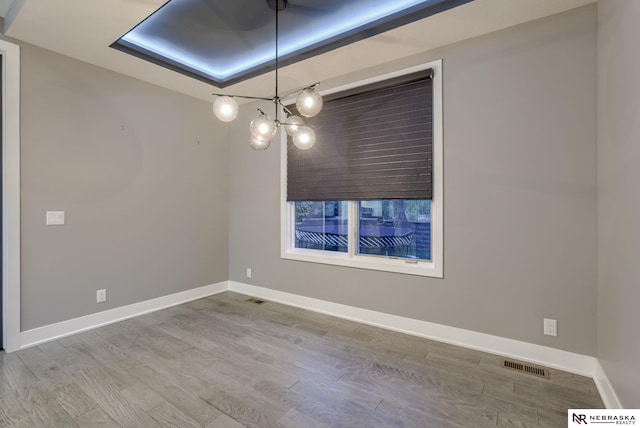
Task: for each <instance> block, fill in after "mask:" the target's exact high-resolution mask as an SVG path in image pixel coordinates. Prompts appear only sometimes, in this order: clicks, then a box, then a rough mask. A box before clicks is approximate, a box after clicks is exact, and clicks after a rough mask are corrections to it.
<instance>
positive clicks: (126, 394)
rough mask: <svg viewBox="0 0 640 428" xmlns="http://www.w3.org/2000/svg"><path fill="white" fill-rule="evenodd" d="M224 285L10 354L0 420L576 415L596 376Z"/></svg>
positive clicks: (391, 420) (550, 419) (561, 418)
mask: <svg viewBox="0 0 640 428" xmlns="http://www.w3.org/2000/svg"><path fill="white" fill-rule="evenodd" d="M246 299H247V296H243V295H239V294H235V293H231V292H226V293H223V294H219V295H216V296H212V297H209V298H206V299H201V300H197V301H194V302H191V303H187V304H185V305H181V306H177V307H173V308H170V309H166V310H163V311H159V312H155V313H151V314H148V315H144V316H141V317H138V318H134V319H131V320H127V321H123V322H119V323H117V324H112V325H109V326H105V327H102V328H99V329H96V330H92V331H89V332H85V333H80V334H77V335H74V336H70V337H66V338H63V339H60V340H57V341H53V342H49V343H46V344H43V345H40V346H37V347H33V348H29V349H25V350H22V351H19V352H14V353H11V354H5V353H3V352H0V426H11V427H13V426H15V427H56V428H58V427H98V426H102V427H136V428H137V427H147V426H149V427H157V426H160V427H225V428H227V427H228V428H234V427H242V426H247V427H296V428H307V427H309V428H313V427H326V426H329V427H465V428H466V427H469V428H475V427H489V426H499V427H537V426H542V427H565V426H566V420H567V416H566V411H567V409H568V408H595V407H602V401H601V400H600V397H599V395H598V392H597V390H596V387H595V385H594V383H593V381H592V380H591V379H589V378H585V377H581V376H576V375H572V374H568V373H564V372H561V371H557V370H551V371H550V373H551V379H550V380H544V379H538V378H535V377H532V376H530V375H526V374H521V373H517V372H513V371H510V370H507V369H503V368H499V367H498V365H499V361H500V357H498V356H494V355H491V354H486V353H482V352H477V351H472V350H468V349H464V348H459V347H455V346H450V345H445V344H442V343H438V342H434V341H430V340H425V339H420V338H415V337H412V336H407V335H403V334H400V333H394V332H390V331H386V330H383V329H379V328H375V327H370V326H366V325H362V324H357V323H353V322H349V321H345V320H341V319H337V318H332V317H329V316H325V315H321V314H317V313H313V312H308V311H304V310H300V309H295V308H291V307H287V306H283V305H279V304H276V303H272V302H266V303H264V304H261V305H258V304H255V303H249V302H246Z"/></svg>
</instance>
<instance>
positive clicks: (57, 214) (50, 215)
mask: <svg viewBox="0 0 640 428" xmlns="http://www.w3.org/2000/svg"><path fill="white" fill-rule="evenodd" d="M62 225H64V211H47V226H62Z"/></svg>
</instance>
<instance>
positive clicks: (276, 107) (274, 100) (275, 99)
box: [273, 3, 286, 123]
mask: <svg viewBox="0 0 640 428" xmlns="http://www.w3.org/2000/svg"><path fill="white" fill-rule="evenodd" d="M285 5H286V3H285ZM279 9H280V8H279V7H278V4H277V3H276V95H275V96H274V97H273V102H274V104H275V109H276V114H275V118H276V123H278V113H279V111H278V104H280V98H279V97H278V27H279V25H278V15H279V13H278V11H279Z"/></svg>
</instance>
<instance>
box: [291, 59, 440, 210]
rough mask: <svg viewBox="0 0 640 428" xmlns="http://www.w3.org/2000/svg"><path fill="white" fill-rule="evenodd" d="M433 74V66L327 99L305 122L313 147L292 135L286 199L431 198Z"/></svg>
mask: <svg viewBox="0 0 640 428" xmlns="http://www.w3.org/2000/svg"><path fill="white" fill-rule="evenodd" d="M431 76H432V70H431V69H429V70H424V71H421V72H420V73H417V74H412V75H410V76H403V77H402V78H397V79H392V80H388V81H384V82H378V83H375V84H373V85H369V86H367V87H360V88H356V91H358V92H357V93H353V92H354V91H350V92H348V93H344V92H343V93H340V94H333V96H332V97H331V98H328V99H327V97H326V98H325V102H324V107H323V109H322V111H321V112H320V114H319V115H318V116H316V117H314V118H308V119H307V118H305V119H304V120H305V123H306V124H307V125H310V126H312V127H313V128H314V130H315V132H316V143H315V145H314V146H313V147H312V148H311V149H309V150H300V149H298V148H297V147H295V146H294V145H293V141H292V139H291V137H289V138H288V150H287V200H288V201H337V200H378V199H431V197H432V164H433V160H432V153H433V81H432V79H431ZM293 107H295V106H293ZM289 108H290V109H291V110H293V111H294V113H295V109H294V108H291V106H290V107H289Z"/></svg>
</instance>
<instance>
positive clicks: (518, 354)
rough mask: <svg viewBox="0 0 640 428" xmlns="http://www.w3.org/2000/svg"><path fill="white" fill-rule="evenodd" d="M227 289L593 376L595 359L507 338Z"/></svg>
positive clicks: (239, 287)
mask: <svg viewBox="0 0 640 428" xmlns="http://www.w3.org/2000/svg"><path fill="white" fill-rule="evenodd" d="M229 290H230V291H235V292H237V293H241V294H248V295H251V296H254V297H259V298H261V299H264V300H270V301H273V302H277V303H282V304H285V305H289V306H295V307H298V308H302V309H308V310H310V311H314V312H319V313H323V314H327V315H332V316H335V317H338V318H344V319H347V320H351V321H356V322H361V323H364V324H369V325H373V326H376V327H381V328H385V329H388V330H394V331H398V332H402V333H407V334H411V335H413V336H419V337H424V338H427V339H433V340H437V341H439V342H445V343H449V344H452V345H457V346H462V347H465V348H470V349H475V350H478V351H484V352H488V353H492V354H498V355H502V356H505V357H510V358H516V359H519V360H524V361H527V362H531V363H536V364H541V365H544V366H546V367H551V368H555V369H559V370H564V371H567V372H571V373H575V374H579V375H583V376H589V377H593V376H594V374H595V368H596V363H597V360H596V358H594V357H590V356H587V355H581V354H576V353H573V352H567V351H562V350H559V349H554V348H549V347H546V346H541V345H535V344H532V343H527V342H521V341H518V340H513V339H507V338H504V337H499V336H492V335H490V334H485V333H478V332H475V331H471V330H464V329H461V328H456V327H449V326H446V325H442V324H435V323H430V322H426V321H420V320H415V319H411V318H405V317H400V316H397V315H390V314H385V313H382V312H376V311H371V310H368V309H362V308H356V307H353V306H347V305H342V304H340V303H332V302H327V301H324V300H319V299H314V298H310V297H304V296H299V295H296V294H291V293H285V292H283V291H277V290H272V289H270V288H264V287H257V286H254V285H249V284H244V283H240V282H235V281H229Z"/></svg>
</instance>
